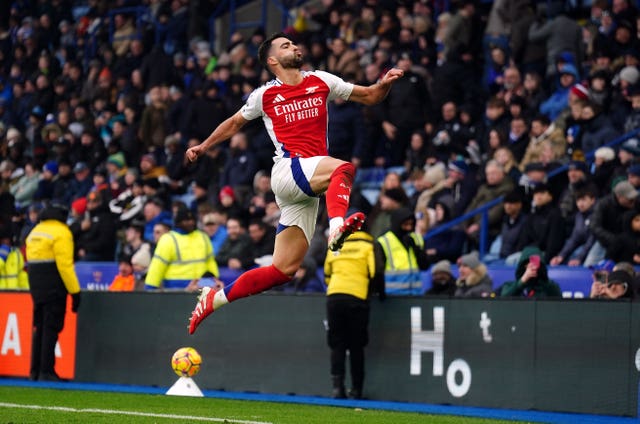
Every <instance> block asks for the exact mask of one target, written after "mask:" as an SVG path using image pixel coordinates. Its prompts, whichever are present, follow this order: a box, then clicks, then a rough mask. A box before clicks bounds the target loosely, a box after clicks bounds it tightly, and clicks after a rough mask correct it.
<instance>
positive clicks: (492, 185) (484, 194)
mask: <svg viewBox="0 0 640 424" xmlns="http://www.w3.org/2000/svg"><path fill="white" fill-rule="evenodd" d="M484 174H485V179H486V182H485V183H484V184H482V185H481V186H480V187H479V188H478V192H477V193H476V195H475V196H474V197H473V199H472V200H471V203H469V206H467V209H466V211H465V213H469V212H471V211H473V210H475V209H477V208H478V207H480V206H482V205H483V204H485V203H487V202H490V201H491V200H494V199H497V198H499V197H500V196H504V195H505V194H507V193H509V192H510V191H511V190H513V182H511V179H510V178H507V176H506V175H505V172H504V168H502V165H500V164H499V163H498V162H497V161H495V160H490V161H488V162H487V164H486V165H485V171H484ZM502 209H503V208H502V205H500V204H499V203H498V204H496V205H495V206H493V207H492V208H491V209H489V211H488V213H489V221H488V224H489V228H487V231H488V233H487V234H488V235H489V237H490V238H491V239H492V240H493V239H494V238H495V237H496V236H497V235H498V233H499V232H500V226H501V223H502V213H503V210H502ZM481 219H482V215H481V214H477V215H475V216H474V217H473V218H472V219H471V220H470V221H468V222H467V228H466V229H465V231H466V233H467V236H469V237H470V238H471V239H473V240H475V241H476V242H477V241H478V238H479V234H480V224H481V223H480V221H481Z"/></svg>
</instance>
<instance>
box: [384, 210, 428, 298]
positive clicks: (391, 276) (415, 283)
mask: <svg viewBox="0 0 640 424" xmlns="http://www.w3.org/2000/svg"><path fill="white" fill-rule="evenodd" d="M415 226H416V218H415V216H414V214H413V212H412V211H411V210H410V209H407V208H404V207H402V208H399V209H396V210H394V211H393V212H392V213H391V228H390V229H389V231H387V232H386V233H384V234H382V235H381V236H380V237H378V238H377V245H376V261H377V262H379V263H383V264H385V268H384V269H385V272H384V274H385V276H384V278H385V291H386V294H388V295H392V296H393V295H412V296H415V295H421V294H422V278H421V276H420V271H421V270H426V269H428V268H429V261H428V259H427V255H426V252H425V250H424V242H423V240H422V238H421V237H420V236H419V235H418V234H417V233H416V232H415V231H414V229H415Z"/></svg>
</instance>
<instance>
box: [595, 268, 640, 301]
mask: <svg viewBox="0 0 640 424" xmlns="http://www.w3.org/2000/svg"><path fill="white" fill-rule="evenodd" d="M594 274H595V273H594ZM589 297H591V298H595V299H633V298H634V297H635V293H634V290H633V278H632V276H631V275H629V273H628V272H626V271H613V272H611V273H610V274H608V275H607V277H606V281H599V280H598V279H596V277H595V276H594V280H593V283H592V284H591V293H590V295H589Z"/></svg>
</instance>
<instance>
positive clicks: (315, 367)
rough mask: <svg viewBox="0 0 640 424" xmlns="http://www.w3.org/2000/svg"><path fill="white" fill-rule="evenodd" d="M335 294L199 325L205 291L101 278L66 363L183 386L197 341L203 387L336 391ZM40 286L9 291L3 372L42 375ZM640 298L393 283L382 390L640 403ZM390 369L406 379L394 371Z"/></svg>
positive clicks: (374, 346)
mask: <svg viewBox="0 0 640 424" xmlns="http://www.w3.org/2000/svg"><path fill="white" fill-rule="evenodd" d="M325 305H326V300H325V296H323V295H322V294H298V295H290V294H289V295H287V294H280V293H266V294H262V295H258V296H252V297H250V298H248V299H242V300H241V301H238V302H237V303H233V304H232V305H229V306H227V307H225V308H223V309H221V310H219V311H216V313H214V314H213V315H212V316H211V317H210V318H209V319H207V320H206V321H205V322H203V323H202V325H201V326H200V327H199V328H198V331H197V332H196V333H195V335H193V336H190V335H188V333H187V318H188V316H189V313H190V312H191V310H192V308H193V295H192V294H190V293H184V292H171V293H159V292H133V293H116V292H103V291H87V292H85V293H83V298H82V304H81V305H80V310H79V312H78V314H77V315H75V314H71V313H69V314H67V317H68V318H69V319H70V321H67V323H66V324H65V329H64V331H63V335H62V337H61V339H60V343H59V346H58V347H57V350H56V352H57V355H56V356H57V368H56V371H57V372H58V373H59V374H60V375H62V376H63V377H66V378H73V379H74V380H75V381H79V382H90V383H111V384H124V385H128V384H131V385H145V386H157V387H169V386H171V385H172V384H173V383H174V382H175V381H176V379H177V376H176V375H175V374H174V373H173V370H172V369H171V366H170V358H171V356H172V354H173V352H174V351H175V350H177V349H178V348H180V347H183V346H192V347H194V348H195V349H197V350H198V352H199V353H200V354H201V355H202V358H203V365H202V369H201V371H200V373H199V374H198V375H197V376H195V381H196V383H197V384H198V386H199V387H200V388H201V389H203V390H227V391H234V392H261V393H274V394H297V395H310V396H330V394H331V377H330V368H329V358H330V353H329V348H328V347H327V345H326V321H325V319H326V315H325V313H326V312H325V307H326V306H325ZM30 308H31V298H30V296H29V294H28V293H24V292H23V293H15V292H14V293H9V292H0V331H2V332H3V334H4V337H3V338H2V346H1V349H0V375H11V376H22V377H26V376H27V375H28V364H29V355H30V334H31V313H30ZM638 328H640V304H639V303H632V302H628V301H624V300H622V301H607V300H592V299H577V300H571V301H563V300H535V299H504V298H496V299H449V298H427V297H393V298H387V299H386V300H385V301H384V302H380V301H378V300H373V301H372V302H371V323H370V331H369V334H370V342H369V345H368V347H367V349H366V379H365V387H364V394H365V396H366V397H367V398H369V399H374V400H385V401H398V402H416V403H427V404H450V405H458V406H475V407H490V408H507V409H509V408H512V409H519V410H528V409H534V410H543V411H564V412H573V413H588V414H602V415H619V416H630V417H637V416H638V382H639V379H640V332H638V331H637V330H638ZM390 382H391V383H392V384H390Z"/></svg>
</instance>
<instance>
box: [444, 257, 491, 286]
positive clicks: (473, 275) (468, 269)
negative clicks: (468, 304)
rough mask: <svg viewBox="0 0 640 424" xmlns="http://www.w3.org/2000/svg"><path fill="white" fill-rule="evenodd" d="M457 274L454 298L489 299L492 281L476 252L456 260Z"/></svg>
mask: <svg viewBox="0 0 640 424" xmlns="http://www.w3.org/2000/svg"><path fill="white" fill-rule="evenodd" d="M458 273H459V275H458V279H457V280H456V291H455V293H454V294H453V295H454V297H489V296H490V295H491V292H493V281H492V280H491V276H490V275H489V274H488V272H487V266H486V265H485V264H483V263H482V262H480V258H479V257H478V252H477V251H473V252H471V253H467V254H466V255H462V256H461V257H460V259H458Z"/></svg>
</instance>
